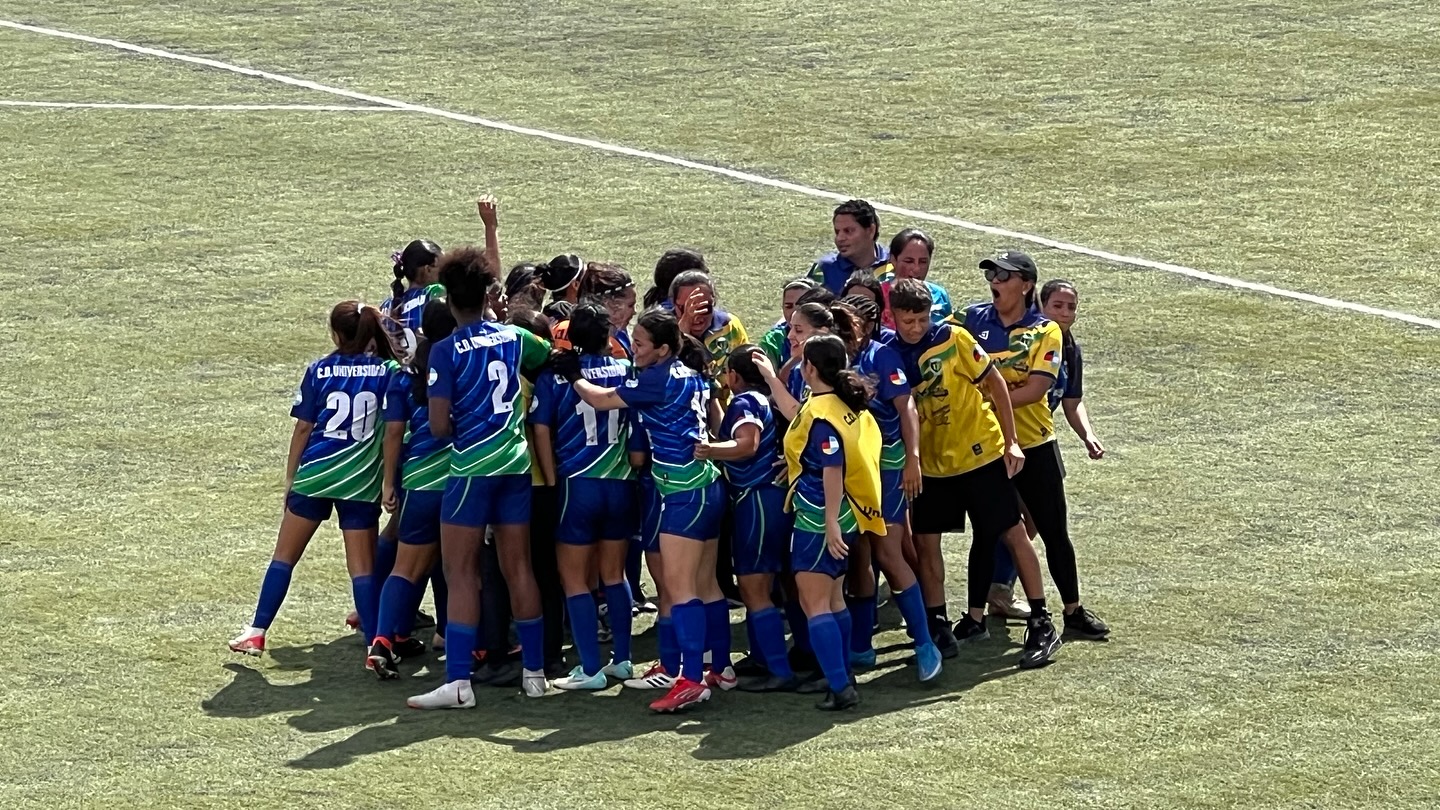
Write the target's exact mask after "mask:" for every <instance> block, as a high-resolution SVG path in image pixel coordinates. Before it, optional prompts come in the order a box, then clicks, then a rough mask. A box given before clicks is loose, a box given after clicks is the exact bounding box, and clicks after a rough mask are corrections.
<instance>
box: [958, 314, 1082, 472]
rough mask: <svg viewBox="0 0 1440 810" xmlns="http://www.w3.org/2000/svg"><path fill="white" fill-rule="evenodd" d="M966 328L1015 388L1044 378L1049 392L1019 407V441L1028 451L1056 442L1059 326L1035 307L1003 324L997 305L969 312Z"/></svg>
mask: <svg viewBox="0 0 1440 810" xmlns="http://www.w3.org/2000/svg"><path fill="white" fill-rule="evenodd" d="M965 329H966V331H968V332H969V333H970V334H972V335H974V336H975V339H976V340H977V341H978V342H979V343H980V347H981V348H982V349H984V350H985V352H986V353H987V354H989V355H990V357H991V358H992V359H994V361H995V368H996V369H998V370H999V371H1000V375H1001V376H1002V377H1004V378H1005V383H1006V384H1007V385H1009V386H1010V388H1011V389H1012V390H1013V389H1015V388H1018V387H1020V386H1021V385H1024V384H1025V383H1026V382H1027V381H1028V380H1029V379H1030V377H1031V376H1033V375H1040V376H1043V377H1045V378H1046V379H1047V380H1048V382H1049V384H1050V388H1049V389H1047V392H1046V395H1045V396H1042V397H1041V398H1040V399H1039V400H1037V401H1035V402H1032V403H1030V404H1029V405H1022V406H1020V407H1018V408H1016V409H1015V438H1016V439H1017V440H1018V441H1019V442H1020V446H1021V447H1022V448H1025V449H1027V450H1028V449H1030V448H1031V447H1038V446H1039V445H1042V444H1044V443H1045V442H1048V441H1054V439H1055V419H1054V416H1053V415H1052V413H1051V410H1050V403H1049V391H1050V390H1053V389H1054V387H1055V382H1056V380H1058V378H1059V376H1060V364H1061V355H1062V351H1063V348H1062V341H1061V338H1060V325H1059V324H1057V323H1055V322H1054V321H1052V320H1049V319H1047V318H1046V317H1045V316H1044V315H1042V314H1040V310H1039V309H1035V308H1033V307H1032V308H1031V309H1030V310H1028V311H1027V312H1026V313H1025V315H1024V316H1022V317H1021V318H1020V320H1019V321H1017V322H1016V323H1012V324H1006V323H1004V322H1003V321H1002V320H1001V318H1000V315H999V314H998V313H997V312H996V311H995V305H994V304H978V305H976V306H973V307H970V308H969V309H967V310H965Z"/></svg>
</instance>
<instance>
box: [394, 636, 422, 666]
mask: <svg viewBox="0 0 1440 810" xmlns="http://www.w3.org/2000/svg"><path fill="white" fill-rule="evenodd" d="M392 649H394V650H395V656H396V657H397V658H399V659H400V660H401V661H408V660H410V659H411V658H419V657H420V656H422V655H424V654H425V642H423V641H421V640H420V639H418V638H415V637H414V636H411V637H410V638H397V639H395V641H394V642H393V644H392Z"/></svg>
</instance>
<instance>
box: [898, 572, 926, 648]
mask: <svg viewBox="0 0 1440 810" xmlns="http://www.w3.org/2000/svg"><path fill="white" fill-rule="evenodd" d="M895 604H896V605H898V606H899V607H900V615H901V616H904V617H905V632H907V633H909V634H910V638H913V639H915V646H917V647H924V646H925V645H926V644H934V643H935V641H934V639H932V638H931V637H930V617H929V616H927V615H926V613H925V598H924V597H923V596H921V595H920V583H918V582H917V583H915V584H914V585H911V586H910V587H908V588H906V589H905V590H903V591H897V592H896V594H895Z"/></svg>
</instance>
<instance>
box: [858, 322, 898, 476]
mask: <svg viewBox="0 0 1440 810" xmlns="http://www.w3.org/2000/svg"><path fill="white" fill-rule="evenodd" d="M853 365H854V368H855V371H856V372H857V373H858V374H860V375H861V376H862V377H865V378H866V379H868V380H869V381H870V385H871V386H872V387H873V388H874V390H875V396H874V397H872V398H871V400H870V413H871V414H872V415H873V416H874V417H875V422H876V424H878V425H879V426H880V441H881V445H880V469H882V470H901V469H904V468H905V440H904V437H903V436H902V435H901V433H900V411H899V410H897V409H896V408H895V398H896V397H902V396H906V395H908V394H909V393H910V378H909V377H907V376H906V374H905V362H904V361H903V360H901V359H900V354H899V352H897V351H895V350H894V349H893V348H891V347H890V346H887V345H885V344H884V343H882V342H880V341H878V340H871V341H869V342H868V343H866V344H865V346H864V347H862V348H861V349H860V352H859V353H858V354H856V355H855V361H854V364H853Z"/></svg>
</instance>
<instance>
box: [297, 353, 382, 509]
mask: <svg viewBox="0 0 1440 810" xmlns="http://www.w3.org/2000/svg"><path fill="white" fill-rule="evenodd" d="M399 373H400V370H399V366H397V365H396V364H395V363H394V362H391V361H388V360H383V359H381V358H379V357H376V356H374V355H370V354H331V355H328V356H326V357H323V358H321V359H319V360H316V361H315V362H314V363H311V364H310V366H309V367H308V368H306V369H305V376H304V377H302V378H301V380H300V388H299V390H298V391H296V393H295V404H294V407H292V408H291V409H290V415H291V416H293V417H295V418H296V419H299V420H301V421H302V422H310V423H312V424H313V425H314V426H315V427H314V429H313V430H312V431H311V432H310V438H309V440H308V441H307V442H306V444H305V449H304V450H303V451H302V452H301V455H300V466H299V468H298V469H297V470H296V472H295V480H294V481H293V482H292V484H291V488H292V490H293V491H295V492H297V493H300V494H301V495H309V496H311V497H314V498H334V499H336V500H342V501H378V500H379V499H380V483H381V477H382V469H381V461H380V445H381V435H382V434H383V431H382V430H381V427H382V425H381V424H380V409H381V400H383V399H384V397H385V392H386V391H387V390H389V388H390V384H391V381H392V380H393V378H394V377H396V376H397V375H399Z"/></svg>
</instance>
